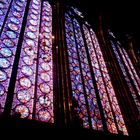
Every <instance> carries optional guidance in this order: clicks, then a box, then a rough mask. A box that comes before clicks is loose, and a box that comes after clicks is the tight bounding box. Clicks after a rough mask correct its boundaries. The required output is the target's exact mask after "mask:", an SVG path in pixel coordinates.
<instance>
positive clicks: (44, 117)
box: [38, 109, 51, 122]
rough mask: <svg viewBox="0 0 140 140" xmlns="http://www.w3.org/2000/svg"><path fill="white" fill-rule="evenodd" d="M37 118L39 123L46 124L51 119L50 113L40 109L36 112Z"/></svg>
mask: <svg viewBox="0 0 140 140" xmlns="http://www.w3.org/2000/svg"><path fill="white" fill-rule="evenodd" d="M38 117H39V119H40V120H41V121H46V122H48V121H49V120H50V118H51V115H50V113H49V112H48V111H47V110H46V109H41V110H40V111H39V112H38Z"/></svg>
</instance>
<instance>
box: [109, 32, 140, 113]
mask: <svg viewBox="0 0 140 140" xmlns="http://www.w3.org/2000/svg"><path fill="white" fill-rule="evenodd" d="M109 37H110V43H111V47H112V50H113V52H114V55H115V57H116V59H117V61H118V64H119V66H120V68H121V71H122V73H123V75H124V78H125V81H126V84H127V85H128V89H129V91H130V93H131V95H132V97H133V99H134V102H135V104H136V106H137V109H138V111H139V112H140V100H139V96H140V78H139V76H138V74H137V72H136V70H135V68H134V66H133V64H132V62H131V60H130V58H129V55H128V53H127V51H126V50H125V49H124V48H123V47H121V44H120V43H119V42H118V41H117V40H116V37H115V36H114V34H113V33H112V32H111V31H109Z"/></svg>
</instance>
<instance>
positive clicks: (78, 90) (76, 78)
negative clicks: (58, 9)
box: [65, 14, 89, 128]
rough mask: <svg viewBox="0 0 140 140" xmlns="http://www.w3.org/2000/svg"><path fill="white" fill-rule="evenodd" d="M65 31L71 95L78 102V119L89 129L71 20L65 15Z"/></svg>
mask: <svg viewBox="0 0 140 140" xmlns="http://www.w3.org/2000/svg"><path fill="white" fill-rule="evenodd" d="M65 30H66V41H67V48H68V56H69V67H70V78H71V84H72V94H73V97H74V98H75V99H76V100H77V102H78V107H77V112H78V114H79V118H80V119H82V121H83V127H85V128H89V121H88V113H87V108H86V103H85V97H84V90H83V84H82V78H81V73H80V66H79V62H78V56H77V51H76V43H75V39H74V30H73V26H72V20H71V18H70V17H69V16H68V15H67V14H65ZM81 99H82V100H81Z"/></svg>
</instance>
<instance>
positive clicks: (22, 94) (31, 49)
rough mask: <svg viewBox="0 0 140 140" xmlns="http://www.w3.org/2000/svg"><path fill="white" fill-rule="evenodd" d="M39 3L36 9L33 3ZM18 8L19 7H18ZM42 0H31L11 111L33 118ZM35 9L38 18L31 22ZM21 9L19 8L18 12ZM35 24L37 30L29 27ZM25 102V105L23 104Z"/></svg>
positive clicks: (23, 116)
mask: <svg viewBox="0 0 140 140" xmlns="http://www.w3.org/2000/svg"><path fill="white" fill-rule="evenodd" d="M35 2H36V3H38V4H37V6H38V10H35V9H34V7H33V5H34V3H35ZM16 8H17V9H18V7H16ZM40 9H41V1H40V0H34V1H33V0H31V2H30V6H29V12H28V17H27V24H26V27H25V32H24V39H23V43H22V48H21V55H20V60H19V65H18V73H17V78H16V79H17V80H16V84H15V90H14V93H15V94H14V98H13V104H12V111H11V113H12V114H14V113H15V112H18V113H20V114H21V118H28V119H32V115H33V106H34V100H35V98H34V96H35V82H36V81H35V77H36V67H37V65H36V63H37V59H36V57H37V53H38V52H37V50H38V38H39V24H40V15H41V13H40V11H41V10H40ZM32 10H35V11H36V12H37V13H38V14H37V15H36V17H37V19H38V20H36V21H35V24H34V22H31V21H32V20H33V19H32V17H31V15H32V14H33V11H32ZM19 11H20V9H18V12H19ZM32 24H34V25H33V26H34V27H35V28H36V31H31V30H30V29H29V28H28V27H30V26H32ZM23 103H24V105H23Z"/></svg>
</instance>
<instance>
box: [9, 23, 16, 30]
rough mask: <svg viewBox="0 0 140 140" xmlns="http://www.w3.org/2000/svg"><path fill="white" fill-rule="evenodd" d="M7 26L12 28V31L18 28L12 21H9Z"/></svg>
mask: <svg viewBox="0 0 140 140" xmlns="http://www.w3.org/2000/svg"><path fill="white" fill-rule="evenodd" d="M8 27H9V28H10V29H11V30H13V31H16V30H18V26H17V25H15V24H13V23H9V24H8Z"/></svg>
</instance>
